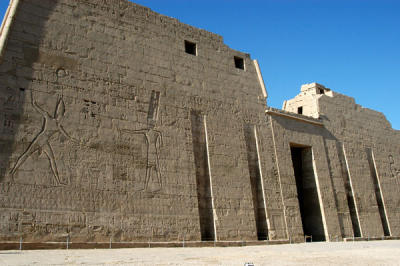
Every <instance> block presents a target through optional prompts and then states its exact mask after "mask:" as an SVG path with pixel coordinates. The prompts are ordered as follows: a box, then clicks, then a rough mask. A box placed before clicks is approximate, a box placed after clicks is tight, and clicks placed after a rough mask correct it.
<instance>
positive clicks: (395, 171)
mask: <svg viewBox="0 0 400 266" xmlns="http://www.w3.org/2000/svg"><path fill="white" fill-rule="evenodd" d="M389 169H390V173H391V175H392V177H393V178H395V177H398V178H400V168H396V167H395V162H394V158H393V155H389Z"/></svg>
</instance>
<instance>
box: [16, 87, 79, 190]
mask: <svg viewBox="0 0 400 266" xmlns="http://www.w3.org/2000/svg"><path fill="white" fill-rule="evenodd" d="M31 103H32V106H33V108H34V109H35V110H36V111H37V112H38V113H40V114H41V115H42V117H43V124H42V129H41V131H40V132H39V133H38V134H37V135H36V137H34V138H33V140H32V142H31V143H30V144H29V146H28V148H27V149H26V150H25V152H23V153H22V154H21V155H20V156H19V158H18V160H17V162H16V163H15V165H14V167H13V168H12V170H11V172H10V174H11V175H12V176H14V174H15V173H16V171H17V170H18V168H20V167H21V165H23V164H24V162H25V161H26V160H27V159H28V158H29V157H30V156H31V155H32V154H33V153H35V152H39V154H41V153H42V152H44V153H45V155H46V156H47V158H48V160H49V163H50V167H51V171H52V173H53V176H54V179H55V182H56V184H57V185H66V183H65V182H62V181H61V179H60V176H59V172H58V169H57V163H56V159H55V156H54V152H53V148H52V146H51V144H50V142H49V141H50V139H51V138H52V137H53V136H54V135H55V134H62V135H64V136H65V137H66V138H67V139H70V140H72V141H74V142H76V140H74V139H72V138H71V137H70V136H69V135H68V133H67V132H66V131H65V130H64V128H63V127H62V125H61V123H62V119H63V117H64V114H65V104H64V101H63V99H62V98H61V97H60V98H59V99H58V101H57V104H56V108H55V111H54V114H53V115H50V114H49V113H48V112H47V111H46V110H44V109H43V108H42V107H40V106H39V105H38V104H37V102H36V101H35V99H34V96H33V92H32V91H31Z"/></svg>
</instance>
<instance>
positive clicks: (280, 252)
mask: <svg viewBox="0 0 400 266" xmlns="http://www.w3.org/2000/svg"><path fill="white" fill-rule="evenodd" d="M246 262H252V263H254V265H400V240H399V241H397V240H388V241H371V242H355V243H343V242H339V243H336V242H333V243H305V244H292V245H274V246H253V247H229V248H219V247H217V248H208V247H207V248H136V249H93V250H34V251H12V250H10V251H0V265H245V263H246Z"/></svg>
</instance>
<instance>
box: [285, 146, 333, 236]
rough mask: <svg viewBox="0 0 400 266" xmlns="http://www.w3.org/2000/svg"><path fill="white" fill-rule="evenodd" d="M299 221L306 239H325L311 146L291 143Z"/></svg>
mask: <svg viewBox="0 0 400 266" xmlns="http://www.w3.org/2000/svg"><path fill="white" fill-rule="evenodd" d="M290 150H291V153H292V162H293V169H294V175H295V178H296V186H297V197H298V199H299V206H300V213H301V221H302V224H303V231H304V235H305V236H307V238H306V239H307V240H309V239H311V238H308V237H310V236H311V237H312V241H325V232H324V224H323V222H322V214H321V208H320V204H319V198H318V190H317V184H316V182H315V173H314V167H313V163H312V162H313V158H312V149H311V147H302V146H298V145H291V147H290Z"/></svg>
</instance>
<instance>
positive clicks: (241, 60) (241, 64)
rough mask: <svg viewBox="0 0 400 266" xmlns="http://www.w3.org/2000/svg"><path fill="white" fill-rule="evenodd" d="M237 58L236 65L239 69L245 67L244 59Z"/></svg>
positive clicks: (235, 58)
mask: <svg viewBox="0 0 400 266" xmlns="http://www.w3.org/2000/svg"><path fill="white" fill-rule="evenodd" d="M234 60H235V67H236V68H239V69H244V60H243V58H241V57H237V56H235V57H234Z"/></svg>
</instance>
